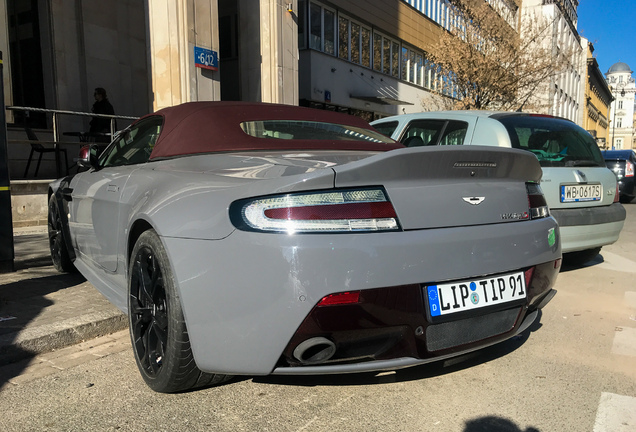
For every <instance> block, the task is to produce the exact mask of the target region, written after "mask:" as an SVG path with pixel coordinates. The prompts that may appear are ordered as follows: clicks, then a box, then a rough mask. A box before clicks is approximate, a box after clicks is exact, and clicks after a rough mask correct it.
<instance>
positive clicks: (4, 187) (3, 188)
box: [0, 186, 11, 191]
mask: <svg viewBox="0 0 636 432" xmlns="http://www.w3.org/2000/svg"><path fill="white" fill-rule="evenodd" d="M10 189H11V186H0V191H8V190H10Z"/></svg>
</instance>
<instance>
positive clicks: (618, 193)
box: [614, 182, 621, 203]
mask: <svg viewBox="0 0 636 432" xmlns="http://www.w3.org/2000/svg"><path fill="white" fill-rule="evenodd" d="M620 200H621V194H620V190H619V189H618V182H616V192H615V193H614V202H615V203H617V202H619V201H620Z"/></svg>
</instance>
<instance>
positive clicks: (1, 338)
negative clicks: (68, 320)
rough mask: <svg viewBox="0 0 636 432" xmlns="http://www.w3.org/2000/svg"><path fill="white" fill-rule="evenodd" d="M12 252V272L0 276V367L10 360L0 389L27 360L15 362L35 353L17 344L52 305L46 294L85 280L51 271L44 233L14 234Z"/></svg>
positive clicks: (17, 372)
mask: <svg viewBox="0 0 636 432" xmlns="http://www.w3.org/2000/svg"><path fill="white" fill-rule="evenodd" d="M14 251H15V259H14V263H15V269H16V271H15V272H12V273H5V274H2V275H0V366H4V365H7V364H11V363H13V364H11V368H6V367H4V368H3V369H5V370H4V373H0V388H1V387H2V386H3V385H4V384H6V382H7V381H8V380H10V379H11V378H13V377H15V376H17V375H19V374H20V373H21V372H22V370H23V369H24V368H25V367H26V366H28V361H20V363H15V362H17V361H19V360H23V359H28V358H31V357H33V356H34V355H35V353H34V352H30V351H29V350H26V349H24V348H23V347H22V346H21V345H20V338H22V337H24V332H25V330H26V329H27V328H28V327H29V326H30V325H31V326H32V325H33V321H34V320H36V319H37V318H38V317H40V316H41V315H42V314H43V312H44V311H45V310H46V309H47V308H49V307H50V306H52V305H53V304H54V302H53V301H52V300H51V299H50V298H47V296H48V295H49V294H52V293H55V292H57V291H60V290H64V289H66V288H70V287H73V286H76V285H78V284H81V283H83V282H84V281H85V279H84V277H83V276H81V275H80V274H79V273H76V274H60V273H58V272H57V271H56V270H55V268H54V267H53V266H52V264H51V258H50V255H49V249H48V236H47V234H45V233H40V234H34V235H22V236H16V237H15V240H14ZM53 319H54V318H53ZM6 370H10V371H11V372H10V373H8V374H7V372H6Z"/></svg>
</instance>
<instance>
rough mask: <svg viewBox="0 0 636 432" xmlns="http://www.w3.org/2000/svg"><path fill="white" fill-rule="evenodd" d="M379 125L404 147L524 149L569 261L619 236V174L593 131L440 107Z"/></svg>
mask: <svg viewBox="0 0 636 432" xmlns="http://www.w3.org/2000/svg"><path fill="white" fill-rule="evenodd" d="M371 125H372V126H373V127H374V128H375V129H376V130H378V131H379V132H381V133H383V134H384V135H387V136H389V137H391V138H393V139H395V140H397V141H400V142H402V143H403V144H404V145H406V146H407V147H416V146H430V145H468V144H471V145H487V146H497V147H512V148H518V149H524V150H528V151H530V152H532V153H534V154H535V155H536V157H537V159H539V162H540V164H541V167H542V169H543V177H542V179H541V188H542V189H543V192H544V194H545V198H546V201H547V202H548V206H549V208H550V213H551V215H552V216H553V217H554V218H555V219H556V220H557V222H558V223H559V226H560V229H561V247H562V251H563V253H564V254H565V255H564V259H565V260H566V262H570V263H572V264H582V263H585V262H587V261H589V260H590V259H592V258H594V257H595V256H596V255H597V254H598V253H599V251H600V250H601V247H602V246H605V245H608V244H612V243H614V242H615V241H616V240H617V239H618V236H619V234H620V232H621V230H622V228H623V223H624V222H625V214H626V213H625V209H624V208H623V206H622V205H621V204H620V203H619V193H618V186H617V181H616V176H615V175H614V173H613V172H611V171H610V170H609V169H607V167H606V165H605V161H604V159H603V155H602V154H601V152H600V150H599V148H598V146H597V145H596V142H595V141H594V139H593V138H592V136H591V135H590V134H589V133H588V132H586V131H585V130H584V129H582V128H581V127H579V126H577V125H576V124H574V123H573V122H571V121H569V120H566V119H563V118H559V117H552V116H546V115H538V114H527V113H516V112H494V111H438V112H424V113H417V114H405V115H399V116H393V117H386V118H383V119H380V120H376V121H374V122H372V123H371Z"/></svg>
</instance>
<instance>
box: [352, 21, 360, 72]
mask: <svg viewBox="0 0 636 432" xmlns="http://www.w3.org/2000/svg"><path fill="white" fill-rule="evenodd" d="M351 61H352V62H354V63H360V25H359V24H356V23H354V22H352V23H351Z"/></svg>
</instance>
